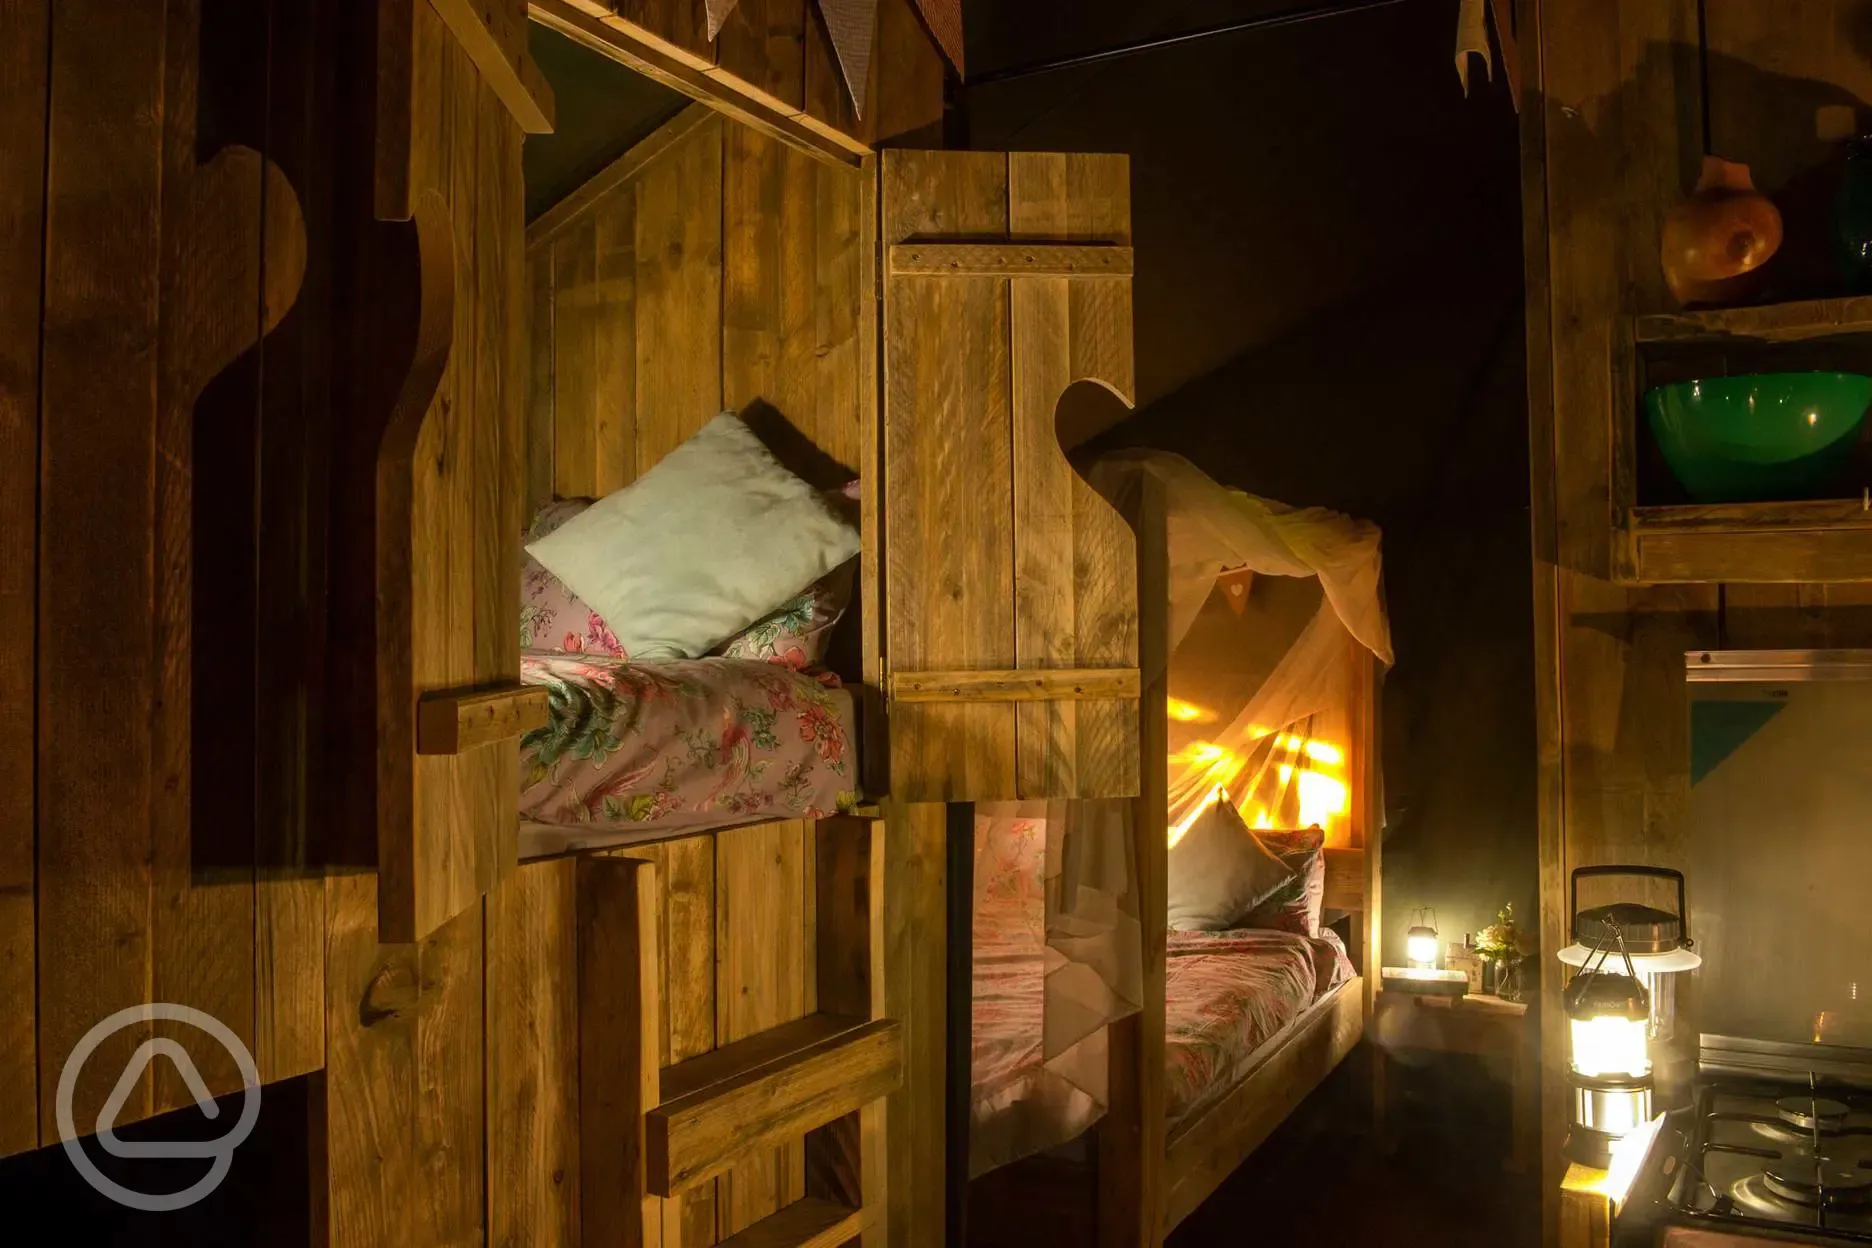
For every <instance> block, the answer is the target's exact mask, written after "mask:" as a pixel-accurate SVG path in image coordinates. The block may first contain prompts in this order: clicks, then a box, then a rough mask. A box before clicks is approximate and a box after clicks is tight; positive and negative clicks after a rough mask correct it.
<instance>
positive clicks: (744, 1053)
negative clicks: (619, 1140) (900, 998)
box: [647, 1015, 902, 1196]
mask: <svg viewBox="0 0 1872 1248" xmlns="http://www.w3.org/2000/svg"><path fill="white" fill-rule="evenodd" d="M901 1046H902V1035H901V1032H900V1029H899V1028H898V1026H897V1024H896V1023H894V1022H890V1021H878V1022H870V1023H858V1022H855V1021H849V1020H844V1019H840V1018H837V1017H836V1016H831V1015H813V1016H810V1017H808V1018H806V1019H802V1020H800V1021H799V1022H796V1023H788V1024H786V1025H784V1026H782V1027H777V1028H774V1029H772V1030H770V1031H766V1032H762V1033H761V1034H760V1035H758V1036H755V1037H753V1038H751V1039H748V1040H743V1041H740V1042H738V1043H736V1044H732V1045H724V1046H722V1047H721V1048H718V1049H716V1050H715V1051H714V1052H712V1053H709V1054H707V1055H705V1056H703V1057H700V1058H697V1059H695V1060H694V1061H692V1062H688V1063H684V1064H682V1065H679V1066H675V1067H672V1068H671V1069H670V1070H669V1071H667V1072H666V1073H665V1074H664V1077H663V1103H662V1104H661V1105H659V1106H658V1107H657V1108H656V1109H655V1110H654V1111H653V1112H652V1113H651V1114H650V1117H649V1122H648V1128H647V1135H648V1149H649V1156H650V1190H651V1191H653V1192H655V1193H657V1194H658V1195H664V1196H669V1195H674V1194H676V1193H678V1192H681V1191H683V1190H685V1189H687V1188H689V1187H692V1186H694V1185H695V1184H697V1183H700V1182H702V1181H704V1180H706V1179H708V1178H711V1177H713V1176H714V1175H716V1174H719V1173H721V1172H723V1171H724V1170H726V1169H727V1168H728V1167H730V1166H731V1165H733V1164H734V1163H735V1162H736V1161H738V1160H740V1159H741V1158H743V1157H746V1156H748V1155H750V1154H752V1153H755V1152H758V1151H760V1150H762V1149H766V1148H771V1147H772V1146H773V1145H775V1144H776V1143H779V1142H781V1141H783V1140H785V1139H788V1138H790V1137H793V1136H797V1135H800V1134H803V1133H804V1132H806V1131H810V1130H812V1129H813V1128H815V1127H820V1126H824V1125H825V1124H826V1123H829V1122H831V1121H833V1120H834V1119H836V1118H841V1117H843V1116H844V1115H846V1114H849V1113H852V1112H854V1111H856V1110H858V1109H860V1108H862V1107H863V1106H865V1105H868V1104H870V1103H871V1102H872V1101H875V1100H877V1099H879V1098H880V1097H883V1096H886V1095H888V1094H889V1093H890V1092H892V1091H894V1090H895V1089H896V1088H897V1086H898V1085H899V1083H900V1082H901V1079H902V1070H901V1062H902V1052H901Z"/></svg>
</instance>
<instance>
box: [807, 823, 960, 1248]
mask: <svg viewBox="0 0 1872 1248" xmlns="http://www.w3.org/2000/svg"><path fill="white" fill-rule="evenodd" d="M945 815H946V812H945V810H944V808H943V807H942V806H940V805H935V804H920V805H906V804H903V803H899V802H896V801H891V802H887V803H885V805H884V820H883V824H884V827H883V835H884V849H883V857H884V861H886V862H888V863H889V864H890V868H891V870H890V873H889V875H887V876H886V877H885V879H884V898H885V900H884V906H883V912H884V913H883V925H884V934H883V953H882V957H883V967H884V972H885V973H884V977H883V978H884V989H883V992H884V1011H883V1012H884V1015H885V1016H886V1017H888V1018H893V1019H895V1020H897V1023H898V1025H899V1026H900V1027H902V1028H903V1038H904V1039H903V1052H904V1081H903V1086H902V1087H901V1088H899V1089H898V1090H897V1091H896V1092H894V1093H892V1094H891V1095H890V1097H889V1098H888V1099H887V1100H886V1103H885V1107H886V1112H887V1113H888V1115H889V1123H890V1129H889V1132H888V1143H887V1147H888V1151H889V1162H890V1165H889V1173H888V1179H887V1187H888V1190H889V1194H890V1199H889V1205H888V1215H889V1222H888V1226H887V1228H886V1230H887V1236H886V1241H887V1242H888V1243H891V1244H904V1245H914V1246H915V1248H935V1246H936V1245H939V1244H942V1243H944V1242H945V1239H944V1234H945V1232H944V1218H943V1161H944V1152H943V1114H944V1099H943V1091H944V1041H945V1037H946V1036H947V1035H948V1013H947V1010H948V1006H947V1001H946V998H945V995H944V989H945V982H944V969H945V966H946V958H947V956H948V945H947V935H946V932H945V928H944V921H945V915H946V913H947V911H946V901H947V890H948V877H947V863H948V857H947V854H946V852H945V850H946V845H947V841H946V828H947V824H946V819H945ZM874 982H875V981H874ZM820 1001H821V1004H822V1005H824V1004H829V1003H830V1001H829V999H828V995H827V993H826V992H825V990H824V987H823V986H822V987H821V991H820Z"/></svg>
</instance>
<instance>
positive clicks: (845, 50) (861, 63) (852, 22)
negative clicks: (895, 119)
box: [819, 0, 878, 117]
mask: <svg viewBox="0 0 1872 1248" xmlns="http://www.w3.org/2000/svg"><path fill="white" fill-rule="evenodd" d="M877 7H878V0H819V12H820V13H821V14H822V15H823V16H824V17H825V24H826V33H828V34H830V35H831V36H832V50H833V51H834V52H836V53H838V59H839V70H840V71H841V72H842V73H843V74H844V75H845V86H846V87H847V89H849V90H850V91H851V97H852V107H853V109H854V110H856V112H857V114H858V115H859V116H860V117H862V116H864V106H865V92H866V91H867V90H868V89H869V87H870V85H871V45H872V42H873V41H874V40H875V39H876V38H877Z"/></svg>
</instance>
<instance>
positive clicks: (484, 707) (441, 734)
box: [416, 685, 550, 754]
mask: <svg viewBox="0 0 1872 1248" xmlns="http://www.w3.org/2000/svg"><path fill="white" fill-rule="evenodd" d="M549 714H550V712H549V711H548V709H547V705H546V690H545V689H543V688H540V687H538V686H527V685H510V686H506V687H503V688H499V689H482V690H477V691H475V692H473V693H432V694H426V695H424V696H423V698H422V700H421V701H420V702H418V703H417V704H416V752H417V753H418V754H465V753H467V752H468V751H469V750H472V749H474V748H475V747H477V746H482V745H492V744H494V743H495V742H497V741H509V740H512V739H513V738H514V737H517V736H520V735H522V734H523V733H527V732H531V731H532V730H533V729H535V728H539V727H543V726H544V725H545V723H546V720H547V717H548V715H549Z"/></svg>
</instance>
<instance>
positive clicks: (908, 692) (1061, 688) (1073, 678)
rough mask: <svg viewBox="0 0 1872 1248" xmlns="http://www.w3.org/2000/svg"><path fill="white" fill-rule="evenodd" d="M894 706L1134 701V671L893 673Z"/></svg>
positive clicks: (1123, 668)
mask: <svg viewBox="0 0 1872 1248" xmlns="http://www.w3.org/2000/svg"><path fill="white" fill-rule="evenodd" d="M890 695H891V697H892V698H894V699H895V700H897V701H899V702H912V703H921V702H1098V701H1110V700H1112V699H1116V698H1129V699H1136V698H1137V696H1138V670H1137V668H1135V667H1111V668H1062V669H1058V670H1051V669H1030V670H1026V671H996V672H976V671H967V672H904V671H899V672H895V673H892V675H891V680H890Z"/></svg>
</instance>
